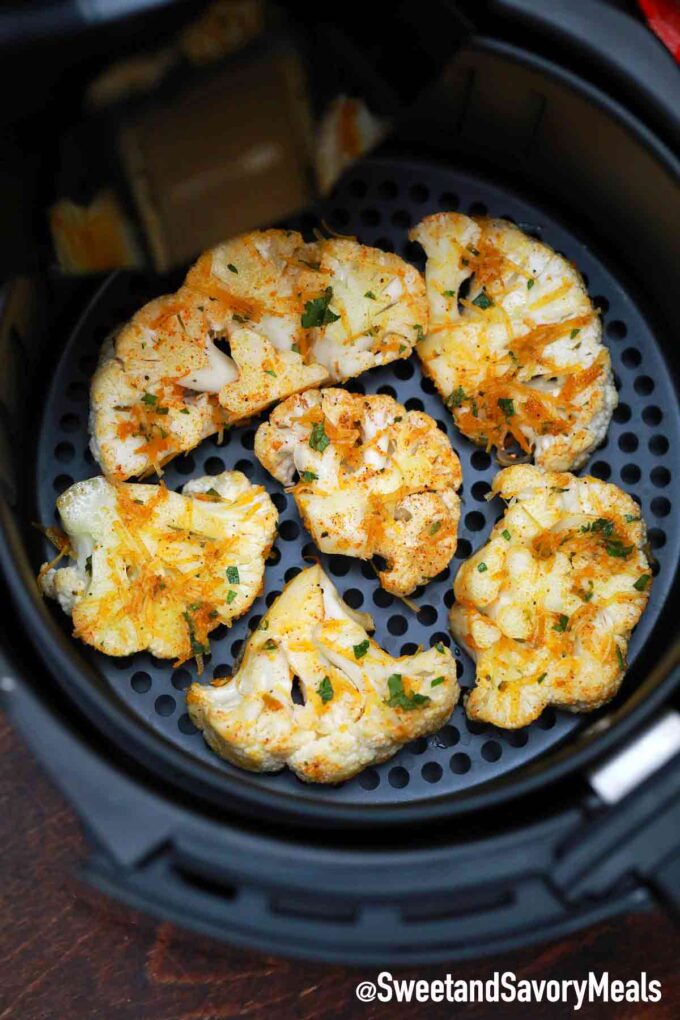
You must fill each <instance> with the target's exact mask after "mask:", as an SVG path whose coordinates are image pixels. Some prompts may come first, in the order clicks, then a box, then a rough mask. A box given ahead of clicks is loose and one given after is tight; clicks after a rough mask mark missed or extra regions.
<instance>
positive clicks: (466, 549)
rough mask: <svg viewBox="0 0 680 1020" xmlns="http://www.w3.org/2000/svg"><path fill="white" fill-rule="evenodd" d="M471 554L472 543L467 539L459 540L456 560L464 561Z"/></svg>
mask: <svg viewBox="0 0 680 1020" xmlns="http://www.w3.org/2000/svg"><path fill="white" fill-rule="evenodd" d="M471 554H472V543H471V542H469V541H468V540H467V538H459V539H458V545H457V546H456V559H457V560H466V559H467V558H468V557H469V556H470V555H471Z"/></svg>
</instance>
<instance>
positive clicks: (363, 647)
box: [353, 638, 370, 659]
mask: <svg viewBox="0 0 680 1020" xmlns="http://www.w3.org/2000/svg"><path fill="white" fill-rule="evenodd" d="M369 645H370V642H369V640H368V638H366V640H365V641H360V642H359V644H358V645H354V646H353V648H354V658H355V659H363V657H364V655H365V654H366V652H367V651H368V649H369Z"/></svg>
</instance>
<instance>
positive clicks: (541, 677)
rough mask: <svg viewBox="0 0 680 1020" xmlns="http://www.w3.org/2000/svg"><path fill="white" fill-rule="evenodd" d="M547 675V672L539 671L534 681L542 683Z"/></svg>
mask: <svg viewBox="0 0 680 1020" xmlns="http://www.w3.org/2000/svg"><path fill="white" fill-rule="evenodd" d="M547 675H548V674H547V673H541V675H540V676H539V678H538V680H537V681H536V683H537V684H542V683H543V681H544V680H545V678H546V677H547Z"/></svg>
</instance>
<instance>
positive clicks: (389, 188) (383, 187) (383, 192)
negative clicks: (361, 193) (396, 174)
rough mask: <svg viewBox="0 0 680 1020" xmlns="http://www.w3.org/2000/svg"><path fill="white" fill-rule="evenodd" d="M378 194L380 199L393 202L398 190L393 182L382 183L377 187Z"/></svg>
mask: <svg viewBox="0 0 680 1020" xmlns="http://www.w3.org/2000/svg"><path fill="white" fill-rule="evenodd" d="M378 194H379V195H380V197H381V198H386V199H388V200H389V199H392V200H394V199H395V198H396V197H397V195H398V194H399V188H398V187H397V185H396V184H395V183H394V181H382V183H381V184H379V185H378Z"/></svg>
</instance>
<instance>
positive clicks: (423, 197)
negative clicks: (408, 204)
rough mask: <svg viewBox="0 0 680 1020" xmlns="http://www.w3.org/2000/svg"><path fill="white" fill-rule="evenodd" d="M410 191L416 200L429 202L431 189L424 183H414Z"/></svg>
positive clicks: (410, 194) (412, 197)
mask: <svg viewBox="0 0 680 1020" xmlns="http://www.w3.org/2000/svg"><path fill="white" fill-rule="evenodd" d="M408 193H409V196H410V197H411V199H412V200H413V201H414V202H421V203H422V202H427V200H428V198H429V197H430V189H429V188H428V187H426V185H424V184H412V185H411V187H410V188H409V189H408Z"/></svg>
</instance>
